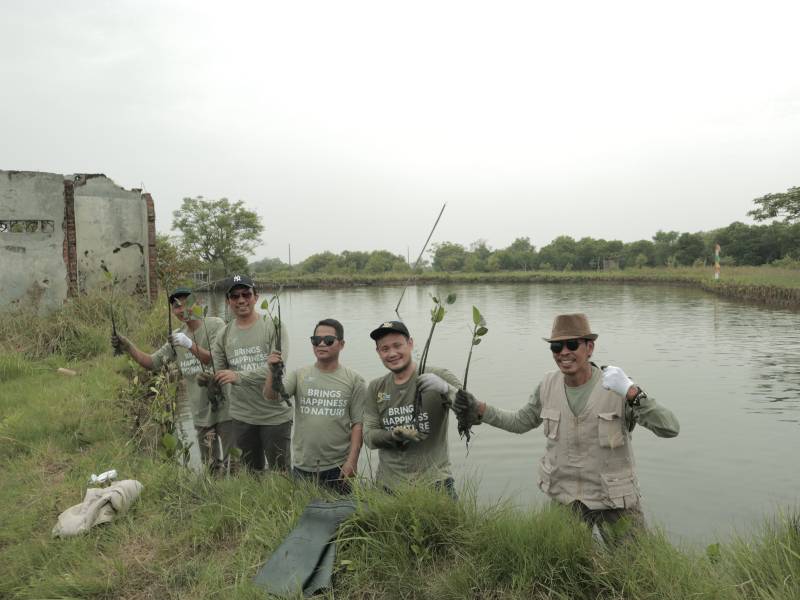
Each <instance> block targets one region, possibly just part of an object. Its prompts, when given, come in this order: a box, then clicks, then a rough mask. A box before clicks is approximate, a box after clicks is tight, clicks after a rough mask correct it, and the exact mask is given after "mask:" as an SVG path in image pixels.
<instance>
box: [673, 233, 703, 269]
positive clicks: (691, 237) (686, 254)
mask: <svg viewBox="0 0 800 600" xmlns="http://www.w3.org/2000/svg"><path fill="white" fill-rule="evenodd" d="M705 251H706V244H705V240H704V239H703V236H702V235H701V234H699V233H682V234H681V235H680V237H678V239H677V241H676V242H675V259H676V260H677V262H678V263H679V264H681V265H691V264H693V263H694V262H695V261H696V260H697V259H702V258H703V256H704V255H705Z"/></svg>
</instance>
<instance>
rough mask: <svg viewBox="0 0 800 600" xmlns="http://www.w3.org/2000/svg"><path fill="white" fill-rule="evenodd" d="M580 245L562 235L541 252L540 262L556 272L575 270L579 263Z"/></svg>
mask: <svg viewBox="0 0 800 600" xmlns="http://www.w3.org/2000/svg"><path fill="white" fill-rule="evenodd" d="M577 249H578V244H577V242H575V240H574V239H573V238H571V237H570V236H568V235H560V236H558V237H557V238H556V239H554V240H553V241H552V242H550V243H549V244H547V246H544V247H543V248H542V249H541V250H539V261H540V262H545V263H548V264H549V265H550V267H551V268H552V269H554V270H556V271H563V270H565V269H566V270H569V269H574V268H575V264H576V263H577Z"/></svg>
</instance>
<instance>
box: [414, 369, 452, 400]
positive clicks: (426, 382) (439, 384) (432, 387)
mask: <svg viewBox="0 0 800 600" xmlns="http://www.w3.org/2000/svg"><path fill="white" fill-rule="evenodd" d="M417 390H418V391H420V392H422V393H423V394H424V393H425V392H435V393H438V394H442V395H443V396H446V395H447V393H448V392H449V391H450V384H448V383H447V382H446V381H445V380H444V379H442V378H441V377H439V376H438V375H436V374H435V373H423V374H422V375H420V376H419V377H417Z"/></svg>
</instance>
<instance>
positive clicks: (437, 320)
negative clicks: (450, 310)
mask: <svg viewBox="0 0 800 600" xmlns="http://www.w3.org/2000/svg"><path fill="white" fill-rule="evenodd" d="M443 319H444V306H440V307H438V308H437V309H436V314H435V315H434V316H433V322H434V323H441V322H442V320H443Z"/></svg>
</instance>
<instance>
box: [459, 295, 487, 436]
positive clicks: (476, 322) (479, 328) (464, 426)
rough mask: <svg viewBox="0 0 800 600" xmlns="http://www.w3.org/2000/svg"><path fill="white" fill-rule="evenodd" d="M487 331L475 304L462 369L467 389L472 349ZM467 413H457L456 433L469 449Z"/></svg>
mask: <svg viewBox="0 0 800 600" xmlns="http://www.w3.org/2000/svg"><path fill="white" fill-rule="evenodd" d="M487 333H489V328H488V327H486V319H484V318H483V315H482V314H481V311H479V310H478V307H477V306H473V307H472V341H471V342H470V345H469V354H468V355H467V367H466V368H465V369H464V386H463V389H464V390H466V389H467V379H469V365H470V362H471V361H472V350H473V349H474V348H475V346H477V345H478V344H480V343H481V340H482V339H483V336H485V335H486V334H487ZM466 417H467V415H465V414H464V415H462V414H460V413H457V420H458V435H459V436H460V437H462V438H465V439H466V443H467V449H469V440H470V438H471V437H472V430H471V427H470V424H469V421H468V420H467V418H466Z"/></svg>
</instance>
